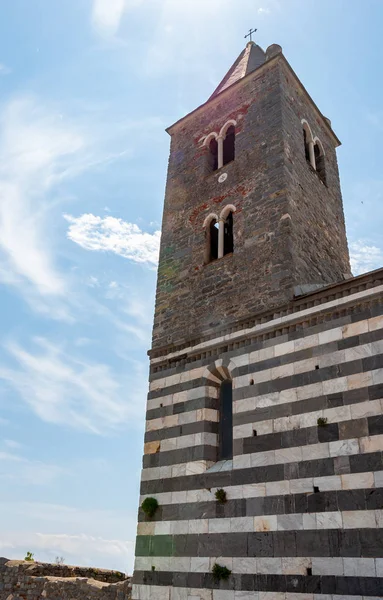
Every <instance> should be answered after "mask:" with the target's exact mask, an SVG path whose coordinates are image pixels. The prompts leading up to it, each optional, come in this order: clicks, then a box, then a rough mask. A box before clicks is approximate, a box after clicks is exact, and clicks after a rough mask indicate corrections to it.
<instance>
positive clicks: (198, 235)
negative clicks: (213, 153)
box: [153, 64, 291, 346]
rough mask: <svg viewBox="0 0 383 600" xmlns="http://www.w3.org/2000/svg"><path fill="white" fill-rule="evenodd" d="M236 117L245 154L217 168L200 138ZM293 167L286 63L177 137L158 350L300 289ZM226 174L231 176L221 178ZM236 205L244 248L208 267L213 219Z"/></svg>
mask: <svg viewBox="0 0 383 600" xmlns="http://www.w3.org/2000/svg"><path fill="white" fill-rule="evenodd" d="M229 119H235V120H236V121H237V123H238V126H237V127H236V158H235V160H234V161H232V162H231V163H229V164H227V165H225V166H224V167H222V169H220V170H219V171H215V172H213V173H210V174H209V173H208V172H207V164H208V158H207V149H206V147H202V143H201V141H200V140H201V138H202V137H203V136H204V135H207V134H209V133H210V132H212V131H219V130H220V128H221V127H222V126H223V125H224V124H225V123H226V122H227V121H228V120H229ZM283 163H284V156H283V131H282V107H281V96H280V69H279V66H278V64H274V65H270V67H269V69H268V70H267V71H264V72H262V73H261V72H259V73H258V74H257V75H254V77H253V78H252V77H249V78H248V80H247V81H246V82H244V83H243V84H240V85H236V86H234V87H233V88H231V89H228V90H227V91H225V92H224V94H223V95H222V97H218V98H217V99H215V100H213V101H211V102H209V104H208V105H207V106H205V107H202V108H201V109H199V110H198V111H197V112H196V113H195V114H194V115H191V116H190V117H189V118H188V119H187V120H186V122H185V123H184V124H183V125H182V126H180V130H177V132H176V133H174V134H173V135H172V141H171V152H170V160H169V171H168V180H167V187H166V197H165V206H164V214H163V223H162V239H161V252H160V261H159V270H158V284H157V296H156V312H155V319H154V329H153V345H154V346H158V345H166V344H167V343H168V341H170V340H172V341H178V340H182V339H188V338H190V336H192V335H195V334H196V333H197V334H198V332H202V331H204V332H205V331H209V330H210V329H212V328H215V327H217V326H219V325H220V324H222V323H224V322H230V321H233V320H236V319H238V318H240V317H241V316H245V315H246V314H248V313H249V312H251V311H252V312H254V311H255V312H256V311H260V310H264V309H265V308H266V307H267V306H269V305H270V304H272V303H277V304H278V303H281V302H284V301H286V300H287V296H290V295H291V290H290V289H289V290H288V291H287V290H286V288H287V287H290V288H291V286H289V284H290V279H289V274H290V270H291V267H290V265H291V253H290V249H289V244H288V239H289V235H288V229H289V226H290V225H289V222H288V221H287V220H283V218H282V217H283V215H284V214H285V213H286V212H287V195H286V192H285V190H284V187H285V186H284V183H283V178H284V164H283ZM223 172H224V173H227V179H226V181H224V182H223V183H219V182H218V178H219V176H220V175H221V174H222V173H223ZM227 204H233V205H234V206H235V207H236V213H235V217H234V245H235V248H234V253H233V254H230V255H226V256H225V257H224V258H222V259H220V260H219V261H215V262H213V263H211V264H208V265H204V253H205V231H204V229H203V222H204V219H205V217H206V216H207V215H209V214H210V213H218V214H219V213H220V211H221V210H222V208H223V207H224V206H225V205H227ZM282 249H283V251H282ZM217 288H220V289H221V290H222V293H221V294H219V295H217V293H216V290H217Z"/></svg>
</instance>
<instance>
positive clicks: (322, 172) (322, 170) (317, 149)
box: [314, 139, 327, 185]
mask: <svg viewBox="0 0 383 600" xmlns="http://www.w3.org/2000/svg"><path fill="white" fill-rule="evenodd" d="M314 155H315V166H316V171H317V173H318V176H319V179H320V180H321V181H323V183H324V184H325V185H326V183H327V182H326V166H325V159H324V152H323V148H322V144H321V143H320V141H319V140H318V139H316V140H315V144H314Z"/></svg>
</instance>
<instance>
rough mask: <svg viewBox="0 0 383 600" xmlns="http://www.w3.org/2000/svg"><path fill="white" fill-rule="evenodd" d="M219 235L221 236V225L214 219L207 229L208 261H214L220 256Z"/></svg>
mask: <svg viewBox="0 0 383 600" xmlns="http://www.w3.org/2000/svg"><path fill="white" fill-rule="evenodd" d="M218 237H219V225H218V222H217V221H216V220H215V219H213V220H212V221H210V225H209V227H208V229H207V260H206V262H212V261H213V260H217V258H218Z"/></svg>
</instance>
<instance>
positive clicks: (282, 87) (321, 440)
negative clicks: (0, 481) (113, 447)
mask: <svg viewBox="0 0 383 600" xmlns="http://www.w3.org/2000/svg"><path fill="white" fill-rule="evenodd" d="M168 133H169V134H170V136H171V149H170V159H169V170H168V178H167V185H166V196H165V206H164V214H163V224H162V238H161V251H160V261H159V268H158V284H157V296H156V308H155V316H154V328H153V342H152V348H151V350H150V351H149V356H150V387H149V394H148V400H147V407H146V429H145V443H144V456H143V470H142V477H141V488H140V493H141V496H140V509H139V513H138V528H137V540H136V560H135V571H134V576H133V588H132V599H133V600H154V599H155V600H320V599H321V598H323V600H328V599H329V598H331V599H333V600H338V599H339V600H340V599H342V600H346V599H347V600H348V599H349V600H352V599H353V598H359V599H362V598H363V600H367V598H371V600H374V599H375V598H378V597H379V598H381V597H382V596H381V593H382V589H383V570H382V564H383V562H382V561H383V558H382V557H383V535H382V532H381V526H382V522H383V517H382V499H383V453H382V448H383V417H382V413H383V405H382V397H383V269H381V270H377V271H374V272H372V273H368V274H365V275H361V276H358V277H352V276H351V273H350V266H349V256H348V249H347V240H346V232H345V224H344V216H343V207H342V197H341V191H340V182H339V174H338V166H337V158H336V148H337V146H338V145H339V143H340V142H339V140H338V138H337V137H336V135H335V133H334V131H333V130H332V127H331V123H330V121H329V119H327V118H326V117H324V116H323V115H322V113H321V112H320V110H319V109H318V107H317V106H316V105H315V103H314V101H313V100H312V99H311V97H310V96H309V94H308V93H307V91H306V90H305V88H304V87H303V85H302V84H301V82H300V81H299V79H298V78H297V76H296V75H295V73H294V71H293V70H292V68H291V67H290V65H289V64H288V62H287V61H286V59H285V58H284V56H283V54H282V50H281V48H280V46H278V45H275V44H274V45H272V46H270V47H269V48H267V50H266V52H264V51H263V50H262V49H261V48H260V47H259V46H258V45H256V44H254V43H253V42H249V43H248V44H247V45H246V48H245V49H244V50H243V52H242V53H241V54H240V56H239V57H238V58H237V60H236V61H235V63H234V64H233V66H232V67H231V68H230V70H229V71H228V73H227V74H226V76H225V77H224V78H223V80H222V81H221V83H220V84H219V85H218V87H217V89H216V90H215V91H214V93H213V94H212V96H211V97H210V98H209V100H208V101H207V102H206V103H205V104H203V105H202V106H200V107H199V108H197V109H196V110H194V111H193V112H191V113H190V114H189V115H187V116H186V117H184V118H183V119H181V120H179V121H178V122H177V123H175V124H174V125H172V126H171V127H170V128H169V129H168Z"/></svg>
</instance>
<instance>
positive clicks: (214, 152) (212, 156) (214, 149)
mask: <svg viewBox="0 0 383 600" xmlns="http://www.w3.org/2000/svg"><path fill="white" fill-rule="evenodd" d="M209 167H210V171H216V170H217V169H218V142H217V140H216V139H215V138H213V139H212V140H210V144H209Z"/></svg>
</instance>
